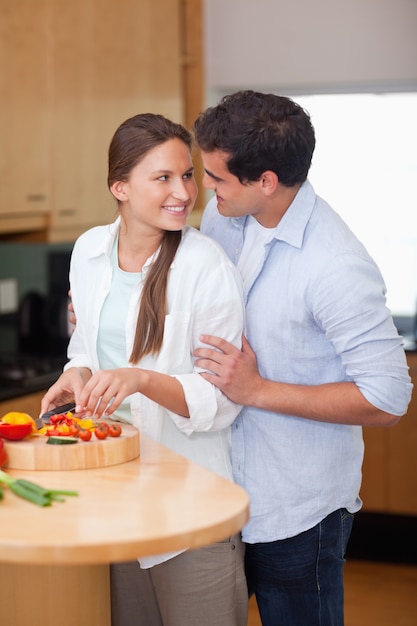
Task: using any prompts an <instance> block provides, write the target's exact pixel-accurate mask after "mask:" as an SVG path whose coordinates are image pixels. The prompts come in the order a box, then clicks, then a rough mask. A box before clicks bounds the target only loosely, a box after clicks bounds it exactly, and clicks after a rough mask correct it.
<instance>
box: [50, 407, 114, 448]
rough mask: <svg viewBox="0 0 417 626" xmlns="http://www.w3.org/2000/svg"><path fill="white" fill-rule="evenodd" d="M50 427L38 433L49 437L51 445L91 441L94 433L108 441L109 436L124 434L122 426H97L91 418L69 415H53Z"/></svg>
mask: <svg viewBox="0 0 417 626" xmlns="http://www.w3.org/2000/svg"><path fill="white" fill-rule="evenodd" d="M49 421H50V424H49V426H44V427H43V428H41V429H40V430H39V431H38V432H39V433H40V434H44V435H47V436H48V441H47V443H49V444H54V445H56V444H71V443H77V441H78V440H79V439H81V441H90V439H91V436H92V433H94V434H95V436H96V437H97V439H106V437H107V436H110V437H119V436H120V435H121V434H122V428H121V426H120V424H117V423H114V424H106V423H105V422H100V423H99V424H96V423H95V422H93V420H92V419H90V418H80V417H74V415H73V414H72V413H71V411H68V413H64V414H59V415H52V416H51V418H50V420H49Z"/></svg>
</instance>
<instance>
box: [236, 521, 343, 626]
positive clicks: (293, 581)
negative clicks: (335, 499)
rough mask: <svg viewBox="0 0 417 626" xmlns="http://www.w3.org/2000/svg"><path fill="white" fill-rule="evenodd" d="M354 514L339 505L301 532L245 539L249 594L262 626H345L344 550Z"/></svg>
mask: <svg viewBox="0 0 417 626" xmlns="http://www.w3.org/2000/svg"><path fill="white" fill-rule="evenodd" d="M352 523H353V515H352V514H351V513H349V512H348V511H347V510H346V509H339V510H338V511H335V512H334V513H331V514H330V515H328V516H327V517H326V518H325V519H324V520H322V521H321V522H320V523H319V524H317V526H315V527H314V528H311V529H310V530H307V531H305V532H303V533H301V534H300V535H297V536H296V537H291V538H289V539H283V540H280V541H273V542H270V543H256V544H249V543H248V544H246V576H247V580H248V587H249V593H250V594H253V593H255V595H256V600H257V603H258V607H259V613H260V616H261V620H262V624H263V626H343V623H344V619H343V613H344V586H343V568H344V563H345V559H344V556H345V552H346V547H347V543H348V540H349V537H350V533H351V530H352Z"/></svg>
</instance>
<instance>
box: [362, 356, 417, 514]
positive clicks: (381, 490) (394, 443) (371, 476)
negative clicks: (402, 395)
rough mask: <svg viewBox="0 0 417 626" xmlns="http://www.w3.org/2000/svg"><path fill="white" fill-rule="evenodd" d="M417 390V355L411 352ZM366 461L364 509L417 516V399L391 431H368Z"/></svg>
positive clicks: (363, 483)
mask: <svg viewBox="0 0 417 626" xmlns="http://www.w3.org/2000/svg"><path fill="white" fill-rule="evenodd" d="M407 361H408V364H409V367H410V376H411V378H412V381H413V383H414V388H415V389H416V388H417V354H414V353H408V355H407ZM363 431H364V440H365V458H364V463H363V481H362V489H361V497H362V500H363V502H364V510H365V511H370V512H371V511H372V512H378V513H393V514H397V515H417V396H416V393H414V395H413V397H412V399H411V402H410V405H409V407H408V411H407V414H406V415H404V416H403V417H402V418H401V420H400V421H399V423H398V424H396V425H395V426H392V427H390V428H364V429H363Z"/></svg>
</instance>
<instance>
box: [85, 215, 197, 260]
mask: <svg viewBox="0 0 417 626" xmlns="http://www.w3.org/2000/svg"><path fill="white" fill-rule="evenodd" d="M120 222H121V217H120V215H119V217H118V218H117V219H116V221H114V222H113V223H112V224H109V226H108V235H107V237H104V238H103V240H102V241H101V242H100V243H99V245H98V246H97V247H96V248H95V250H93V251H92V252H91V254H90V257H89V258H90V259H94V258H95V257H99V256H100V255H102V254H104V255H105V256H108V257H110V255H111V251H112V248H113V244H114V240H115V239H116V237H117V235H118V232H119V229H120ZM188 229H189V226H188V225H187V226H185V227H184V228H183V230H182V234H181V243H180V246H181V245H182V241H183V239H184V234H185V233H186V231H187V230H188ZM159 250H160V248H158V250H156V252H155V253H154V254H153V255H152V256H151V257H149V259H147V260H146V262H145V265H144V266H143V269H145V268H146V269H149V266H150V265H151V264H152V262H153V261H154V259H155V257H156V256H157V254H158V252H159ZM175 256H176V255H175ZM170 267H171V268H174V267H175V257H174V259H173V261H172V263H171V266H170Z"/></svg>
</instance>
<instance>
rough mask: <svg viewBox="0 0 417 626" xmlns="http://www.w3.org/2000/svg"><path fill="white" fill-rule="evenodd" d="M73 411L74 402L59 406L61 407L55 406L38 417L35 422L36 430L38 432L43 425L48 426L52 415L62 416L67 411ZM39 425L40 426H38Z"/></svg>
mask: <svg viewBox="0 0 417 626" xmlns="http://www.w3.org/2000/svg"><path fill="white" fill-rule="evenodd" d="M74 409H75V402H68V403H67V404H61V406H57V407H55V408H54V409H51V410H50V411H47V412H46V413H43V415H41V416H40V417H38V418H37V419H36V420H35V424H36V428H37V429H38V430H39V429H40V428H42V427H43V426H45V424H50V419H51V417H52V415H64V414H65V413H68V411H73V410H74ZM39 424H40V425H39Z"/></svg>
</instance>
